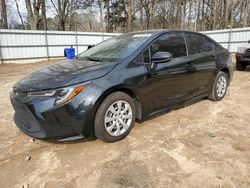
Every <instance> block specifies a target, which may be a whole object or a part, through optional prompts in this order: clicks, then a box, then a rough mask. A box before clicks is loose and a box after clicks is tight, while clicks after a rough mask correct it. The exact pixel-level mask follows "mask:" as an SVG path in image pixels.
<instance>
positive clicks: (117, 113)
mask: <svg viewBox="0 0 250 188" xmlns="http://www.w3.org/2000/svg"><path fill="white" fill-rule="evenodd" d="M132 113H133V112H132V108H131V106H130V104H129V103H128V102H127V101H124V100H118V101H116V102H114V103H113V104H111V105H110V106H109V107H108V109H107V111H106V113H105V117H104V126H105V129H106V131H107V132H108V134H110V135H111V136H120V135H122V134H123V133H125V132H126V131H127V130H128V128H129V127H130V125H131V122H132V115H133V114H132Z"/></svg>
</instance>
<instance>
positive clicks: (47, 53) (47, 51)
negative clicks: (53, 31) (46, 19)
mask: <svg viewBox="0 0 250 188" xmlns="http://www.w3.org/2000/svg"><path fill="white" fill-rule="evenodd" d="M44 37H45V45H46V55H47V60H49V48H48V38H47V31H46V30H45V31H44Z"/></svg>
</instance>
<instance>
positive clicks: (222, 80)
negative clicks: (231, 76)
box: [208, 71, 229, 101]
mask: <svg viewBox="0 0 250 188" xmlns="http://www.w3.org/2000/svg"><path fill="white" fill-rule="evenodd" d="M228 81H229V80H228V75H227V74H226V73H225V72H222V71H220V72H219V73H218V74H217V76H216V78H215V82H214V85H213V90H212V92H211V94H210V95H209V97H208V98H209V99H210V100H212V101H220V100H222V99H223V98H224V96H225V95H226V92H227V86H228Z"/></svg>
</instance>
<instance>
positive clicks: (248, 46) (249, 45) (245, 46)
mask: <svg viewBox="0 0 250 188" xmlns="http://www.w3.org/2000/svg"><path fill="white" fill-rule="evenodd" d="M240 47H244V48H250V44H245V45H241V46H240Z"/></svg>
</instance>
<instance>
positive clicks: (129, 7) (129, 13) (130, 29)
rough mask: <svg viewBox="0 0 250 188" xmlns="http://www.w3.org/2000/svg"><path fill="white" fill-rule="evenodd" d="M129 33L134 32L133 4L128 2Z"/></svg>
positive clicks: (129, 0)
mask: <svg viewBox="0 0 250 188" xmlns="http://www.w3.org/2000/svg"><path fill="white" fill-rule="evenodd" d="M127 27H128V31H129V32H131V31H132V2H131V0H128V18H127Z"/></svg>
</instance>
